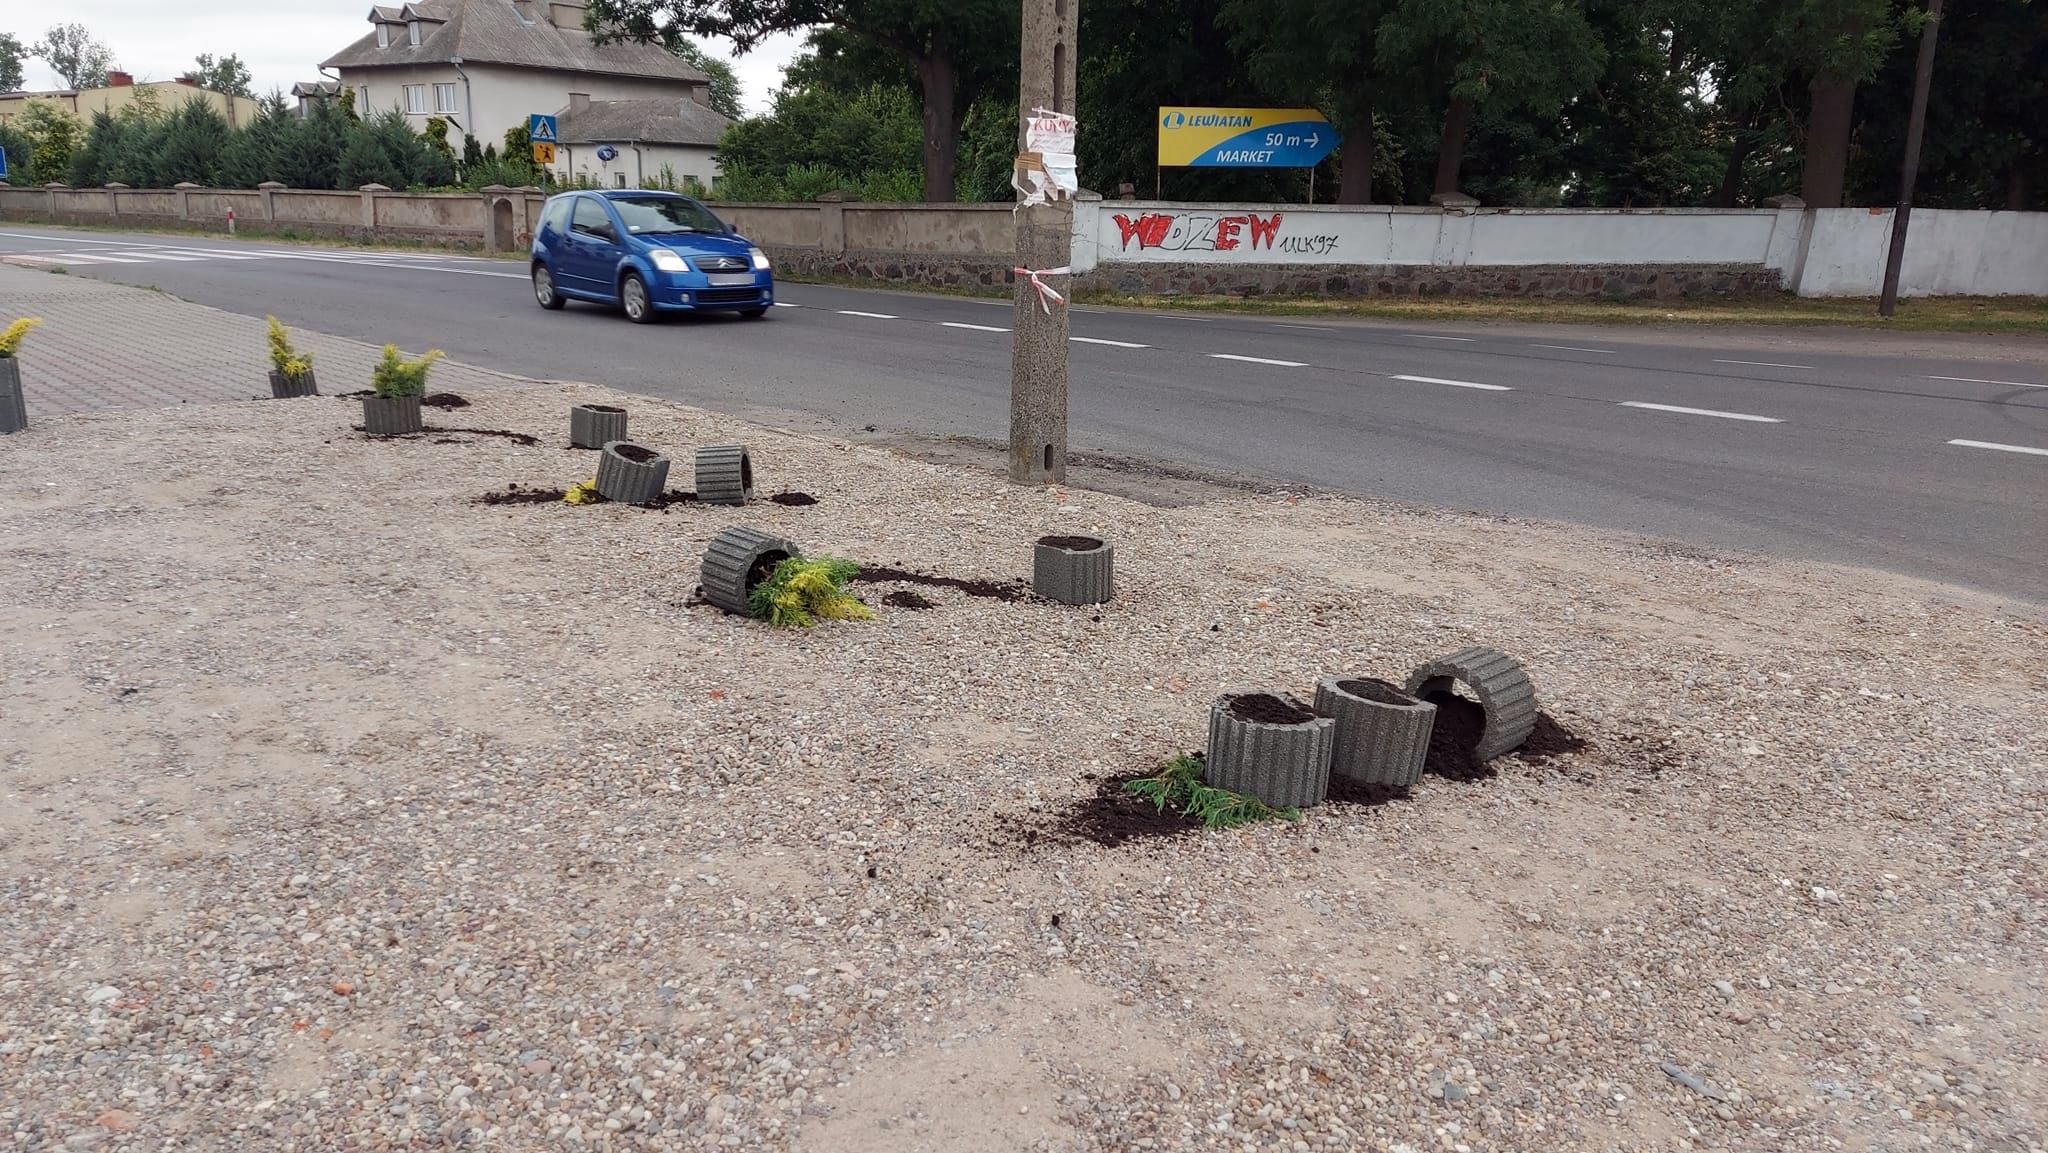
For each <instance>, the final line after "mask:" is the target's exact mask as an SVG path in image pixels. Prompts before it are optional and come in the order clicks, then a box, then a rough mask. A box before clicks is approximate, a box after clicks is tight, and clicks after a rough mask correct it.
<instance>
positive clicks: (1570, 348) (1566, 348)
mask: <svg viewBox="0 0 2048 1153" xmlns="http://www.w3.org/2000/svg"><path fill="white" fill-rule="evenodd" d="M1529 347H1530V348H1554V349H1556V350H1557V351H1559V352H1597V353H1599V354H1600V355H1601V356H1620V355H1621V354H1620V353H1618V352H1616V351H1615V350H1613V349H1611V348H1580V347H1579V346H1577V345H1575V344H1532V345H1530V346H1529Z"/></svg>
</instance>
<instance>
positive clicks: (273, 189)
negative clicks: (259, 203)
mask: <svg viewBox="0 0 2048 1153" xmlns="http://www.w3.org/2000/svg"><path fill="white" fill-rule="evenodd" d="M283 187H285V184H284V183H283V182H282V181H278V180H266V181H264V182H263V183H261V184H259V185H257V186H256V191H258V192H260V193H262V194H263V223H265V224H276V223H277V192H278V189H280V188H283Z"/></svg>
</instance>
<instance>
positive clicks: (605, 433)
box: [569, 404, 626, 448]
mask: <svg viewBox="0 0 2048 1153" xmlns="http://www.w3.org/2000/svg"><path fill="white" fill-rule="evenodd" d="M624 439H626V410H625V409H623V408H614V407H613V406H611V405H609V404H579V405H575V406H574V407H572V408H570V409H569V443H570V444H572V445H574V446H575V447H577V448H603V447H604V446H605V445H608V444H610V443H611V442H613V441H615V440H624Z"/></svg>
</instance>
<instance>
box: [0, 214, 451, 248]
mask: <svg viewBox="0 0 2048 1153" xmlns="http://www.w3.org/2000/svg"><path fill="white" fill-rule="evenodd" d="M0 220H12V221H19V222H21V223H25V224H82V225H90V226H92V227H95V228H113V229H119V228H122V227H124V226H125V227H133V228H160V229H168V230H171V231H175V232H193V233H203V234H206V235H211V236H226V235H227V221H226V220H225V219H222V218H217V217H207V218H205V219H203V220H202V219H186V218H184V217H179V216H168V215H164V214H161V213H145V212H123V213H121V214H120V215H119V216H114V215H111V214H108V213H103V212H57V213H50V212H43V211H23V210H22V209H18V208H0ZM235 234H236V235H237V236H274V237H279V238H283V239H292V238H296V237H302V236H310V237H325V238H328V239H333V240H353V241H358V242H361V243H365V244H373V243H376V242H378V241H385V240H409V241H416V242H418V243H421V244H431V245H435V246H437V247H441V248H478V249H480V248H482V247H483V246H484V238H483V237H482V236H480V235H478V234H477V233H474V232H442V231H436V230H433V229H425V228H403V227H400V228H394V227H391V226H389V225H385V226H382V227H379V228H377V229H376V230H375V231H372V230H370V229H367V228H364V227H362V226H361V225H348V224H323V223H315V222H309V221H297V220H293V221H284V220H281V221H277V222H275V223H273V222H271V221H267V220H263V219H260V218H259V219H254V220H251V219H249V218H247V217H243V218H239V219H237V220H236V221H235Z"/></svg>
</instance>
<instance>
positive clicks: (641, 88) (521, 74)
mask: <svg viewBox="0 0 2048 1153" xmlns="http://www.w3.org/2000/svg"><path fill="white" fill-rule="evenodd" d="M462 70H463V71H464V72H467V73H468V74H469V88H468V91H467V92H465V91H464V89H463V85H462V77H461V76H459V75H457V74H456V71H455V66H454V65H452V64H423V65H418V66H414V67H404V68H375V69H370V68H343V69H341V70H340V73H341V82H342V83H343V84H345V85H347V86H348V87H350V88H354V89H356V90H357V99H356V110H357V111H358V112H365V113H367V112H369V111H375V112H382V111H384V110H386V109H388V108H393V107H396V108H399V109H400V110H403V109H404V107H405V92H404V86H405V85H407V84H424V85H427V112H426V113H425V114H424V115H418V116H411V117H409V118H408V119H410V120H411V122H412V126H413V127H414V128H416V129H417V128H424V127H425V126H426V123H427V117H428V116H433V115H435V114H436V113H435V112H434V111H433V107H434V89H433V86H434V85H435V84H454V85H455V89H456V91H455V101H456V104H457V105H458V106H460V108H461V111H459V112H456V113H454V118H455V119H456V120H457V121H458V122H460V123H461V125H462V130H461V131H454V130H451V131H450V132H449V134H448V135H449V143H450V144H453V145H454V146H455V148H456V150H457V151H458V152H459V151H461V149H462V132H468V133H469V134H470V135H472V136H474V137H476V139H477V143H479V144H495V145H496V146H498V147H499V148H503V147H504V146H505V133H506V132H507V131H508V130H509V129H511V128H514V127H522V128H523V127H525V125H526V120H527V117H529V116H533V115H536V114H538V115H542V116H554V115H557V114H559V113H560V112H561V111H562V110H563V109H565V108H567V107H568V106H569V93H571V92H581V93H584V94H585V95H587V96H589V97H590V98H591V99H592V100H675V101H677V102H678V103H680V102H682V101H684V100H688V99H690V92H691V87H692V86H691V85H688V84H683V83H680V82H678V81H675V80H664V79H642V78H640V77H637V76H600V75H593V74H590V73H583V72H551V71H547V70H545V69H539V68H504V67H499V66H497V65H491V64H465V65H463V68H462ZM366 84H367V85H368V86H369V89H370V104H369V105H368V106H367V107H366V106H365V105H364V104H363V102H362V96H361V92H362V88H363V86H364V85H366ZM471 100H474V101H475V105H476V107H475V110H474V111H475V116H474V119H472V117H471V115H470V112H471V109H470V107H469V102H470V101H471ZM655 167H656V168H657V169H659V168H660V167H661V166H660V165H659V164H657V165H655Z"/></svg>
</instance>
